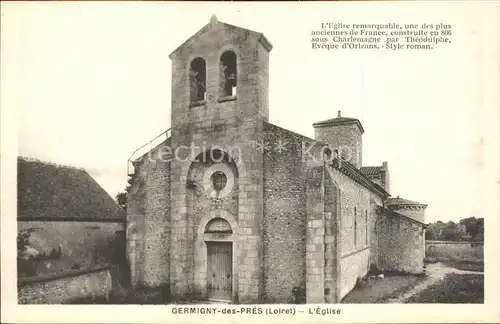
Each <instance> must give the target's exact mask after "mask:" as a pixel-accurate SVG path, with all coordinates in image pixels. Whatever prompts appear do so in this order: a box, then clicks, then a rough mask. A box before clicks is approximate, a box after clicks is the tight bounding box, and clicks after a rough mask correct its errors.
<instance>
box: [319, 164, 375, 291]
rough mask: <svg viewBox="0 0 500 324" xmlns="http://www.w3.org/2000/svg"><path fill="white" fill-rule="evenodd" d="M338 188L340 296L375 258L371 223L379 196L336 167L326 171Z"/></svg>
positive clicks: (373, 230)
mask: <svg viewBox="0 0 500 324" xmlns="http://www.w3.org/2000/svg"><path fill="white" fill-rule="evenodd" d="M329 173H330V175H331V177H332V179H334V181H335V182H336V183H337V184H338V186H339V188H340V215H341V217H340V246H339V248H340V259H341V261H340V264H341V265H340V278H339V285H340V287H339V290H340V297H339V298H343V297H344V296H345V294H347V292H349V291H350V290H351V289H352V288H354V286H355V284H356V281H357V279H358V278H362V277H364V276H365V275H366V274H367V273H368V271H369V268H370V264H371V261H372V260H374V259H375V258H374V257H373V256H372V253H377V246H375V247H374V250H373V251H372V246H371V245H372V244H377V238H376V237H373V236H376V235H377V233H376V231H375V223H376V221H377V211H376V210H377V206H379V205H380V204H381V202H382V200H381V198H380V197H379V196H377V195H375V194H373V193H372V192H371V191H370V190H368V189H367V188H365V187H363V186H362V185H360V184H358V183H357V182H355V181H354V180H352V179H351V178H350V177H348V176H347V175H345V174H343V173H342V172H340V171H337V170H332V171H330V172H329ZM381 253H382V252H381Z"/></svg>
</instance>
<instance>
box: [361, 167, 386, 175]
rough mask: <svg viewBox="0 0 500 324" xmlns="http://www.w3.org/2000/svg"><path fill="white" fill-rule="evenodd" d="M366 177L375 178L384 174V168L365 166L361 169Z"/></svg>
mask: <svg viewBox="0 0 500 324" xmlns="http://www.w3.org/2000/svg"><path fill="white" fill-rule="evenodd" d="M359 171H361V172H362V173H363V174H364V175H367V176H369V177H370V176H375V175H380V172H382V166H364V167H361V168H360V169H359Z"/></svg>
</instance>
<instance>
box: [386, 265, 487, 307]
mask: <svg viewBox="0 0 500 324" xmlns="http://www.w3.org/2000/svg"><path fill="white" fill-rule="evenodd" d="M426 273H427V279H426V280H424V281H422V282H421V283H419V284H418V285H416V286H415V287H413V288H412V289H410V290H409V291H407V292H406V293H404V294H402V295H401V296H399V297H398V298H394V299H390V300H388V302H389V303H404V302H406V301H407V300H408V299H409V298H410V297H412V296H413V295H416V294H418V293H420V292H422V291H423V290H424V289H426V288H427V287H429V286H430V285H433V284H435V283H437V282H439V281H440V280H443V279H444V277H445V275H447V274H449V273H456V274H480V273H483V272H479V271H467V270H458V269H456V268H453V267H449V266H447V265H445V264H443V263H440V262H437V263H430V264H427V267H426Z"/></svg>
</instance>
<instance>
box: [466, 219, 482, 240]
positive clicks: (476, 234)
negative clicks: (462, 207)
mask: <svg viewBox="0 0 500 324" xmlns="http://www.w3.org/2000/svg"><path fill="white" fill-rule="evenodd" d="M460 224H463V225H465V230H466V231H467V234H469V235H470V236H471V237H472V240H473V241H483V240H484V219H483V218H476V217H468V218H465V219H462V220H461V221H460Z"/></svg>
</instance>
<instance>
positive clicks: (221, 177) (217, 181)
mask: <svg viewBox="0 0 500 324" xmlns="http://www.w3.org/2000/svg"><path fill="white" fill-rule="evenodd" d="M211 180H212V184H213V186H214V188H215V190H217V191H221V190H222V189H224V187H225V186H226V184H227V177H226V175H225V174H224V172H222V171H216V172H214V174H212V177H211Z"/></svg>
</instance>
